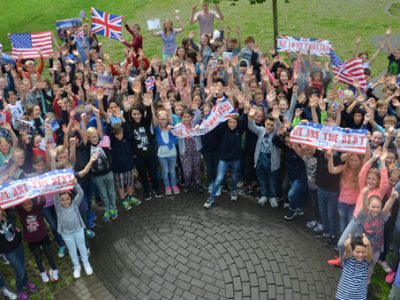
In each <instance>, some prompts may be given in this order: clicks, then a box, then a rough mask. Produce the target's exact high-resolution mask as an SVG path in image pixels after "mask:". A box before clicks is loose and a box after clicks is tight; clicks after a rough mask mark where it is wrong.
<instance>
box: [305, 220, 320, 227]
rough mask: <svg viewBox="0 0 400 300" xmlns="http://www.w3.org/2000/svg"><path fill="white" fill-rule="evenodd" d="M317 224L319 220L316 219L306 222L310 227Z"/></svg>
mask: <svg viewBox="0 0 400 300" xmlns="http://www.w3.org/2000/svg"><path fill="white" fill-rule="evenodd" d="M317 225H318V222H317V221H314V220H312V221H309V222H307V223H306V226H307V228H310V229H313V228H314V227H315V226H317Z"/></svg>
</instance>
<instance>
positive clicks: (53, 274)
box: [49, 269, 58, 281]
mask: <svg viewBox="0 0 400 300" xmlns="http://www.w3.org/2000/svg"><path fill="white" fill-rule="evenodd" d="M49 275H50V279H51V281H58V270H57V269H56V270H52V269H50V270H49Z"/></svg>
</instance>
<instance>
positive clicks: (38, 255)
mask: <svg viewBox="0 0 400 300" xmlns="http://www.w3.org/2000/svg"><path fill="white" fill-rule="evenodd" d="M28 247H29V249H30V250H31V251H32V254H33V256H34V257H35V262H36V265H37V266H38V268H39V271H40V273H43V272H44V271H45V270H44V267H43V260H42V252H43V253H44V255H45V256H46V258H47V261H48V262H49V264H50V267H51V268H52V269H53V270H57V267H56V262H55V261H54V256H53V253H52V252H51V242H50V239H49V236H48V235H46V237H45V238H44V239H42V240H40V241H37V242H33V243H28Z"/></svg>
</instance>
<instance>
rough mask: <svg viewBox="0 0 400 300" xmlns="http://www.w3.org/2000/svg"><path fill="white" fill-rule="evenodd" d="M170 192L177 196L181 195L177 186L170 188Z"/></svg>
mask: <svg viewBox="0 0 400 300" xmlns="http://www.w3.org/2000/svg"><path fill="white" fill-rule="evenodd" d="M172 190H173V191H174V194H175V195H178V194H180V193H181V191H180V190H179V187H178V186H177V185H174V186H172Z"/></svg>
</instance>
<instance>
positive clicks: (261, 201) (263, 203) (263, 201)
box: [257, 196, 268, 206]
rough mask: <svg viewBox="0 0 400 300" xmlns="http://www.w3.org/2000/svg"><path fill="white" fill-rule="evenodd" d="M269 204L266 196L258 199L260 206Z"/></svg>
mask: <svg viewBox="0 0 400 300" xmlns="http://www.w3.org/2000/svg"><path fill="white" fill-rule="evenodd" d="M267 202H268V198H267V197H265V196H262V197H260V199H258V201H257V204H258V205H260V206H264V205H265V203H267Z"/></svg>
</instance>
